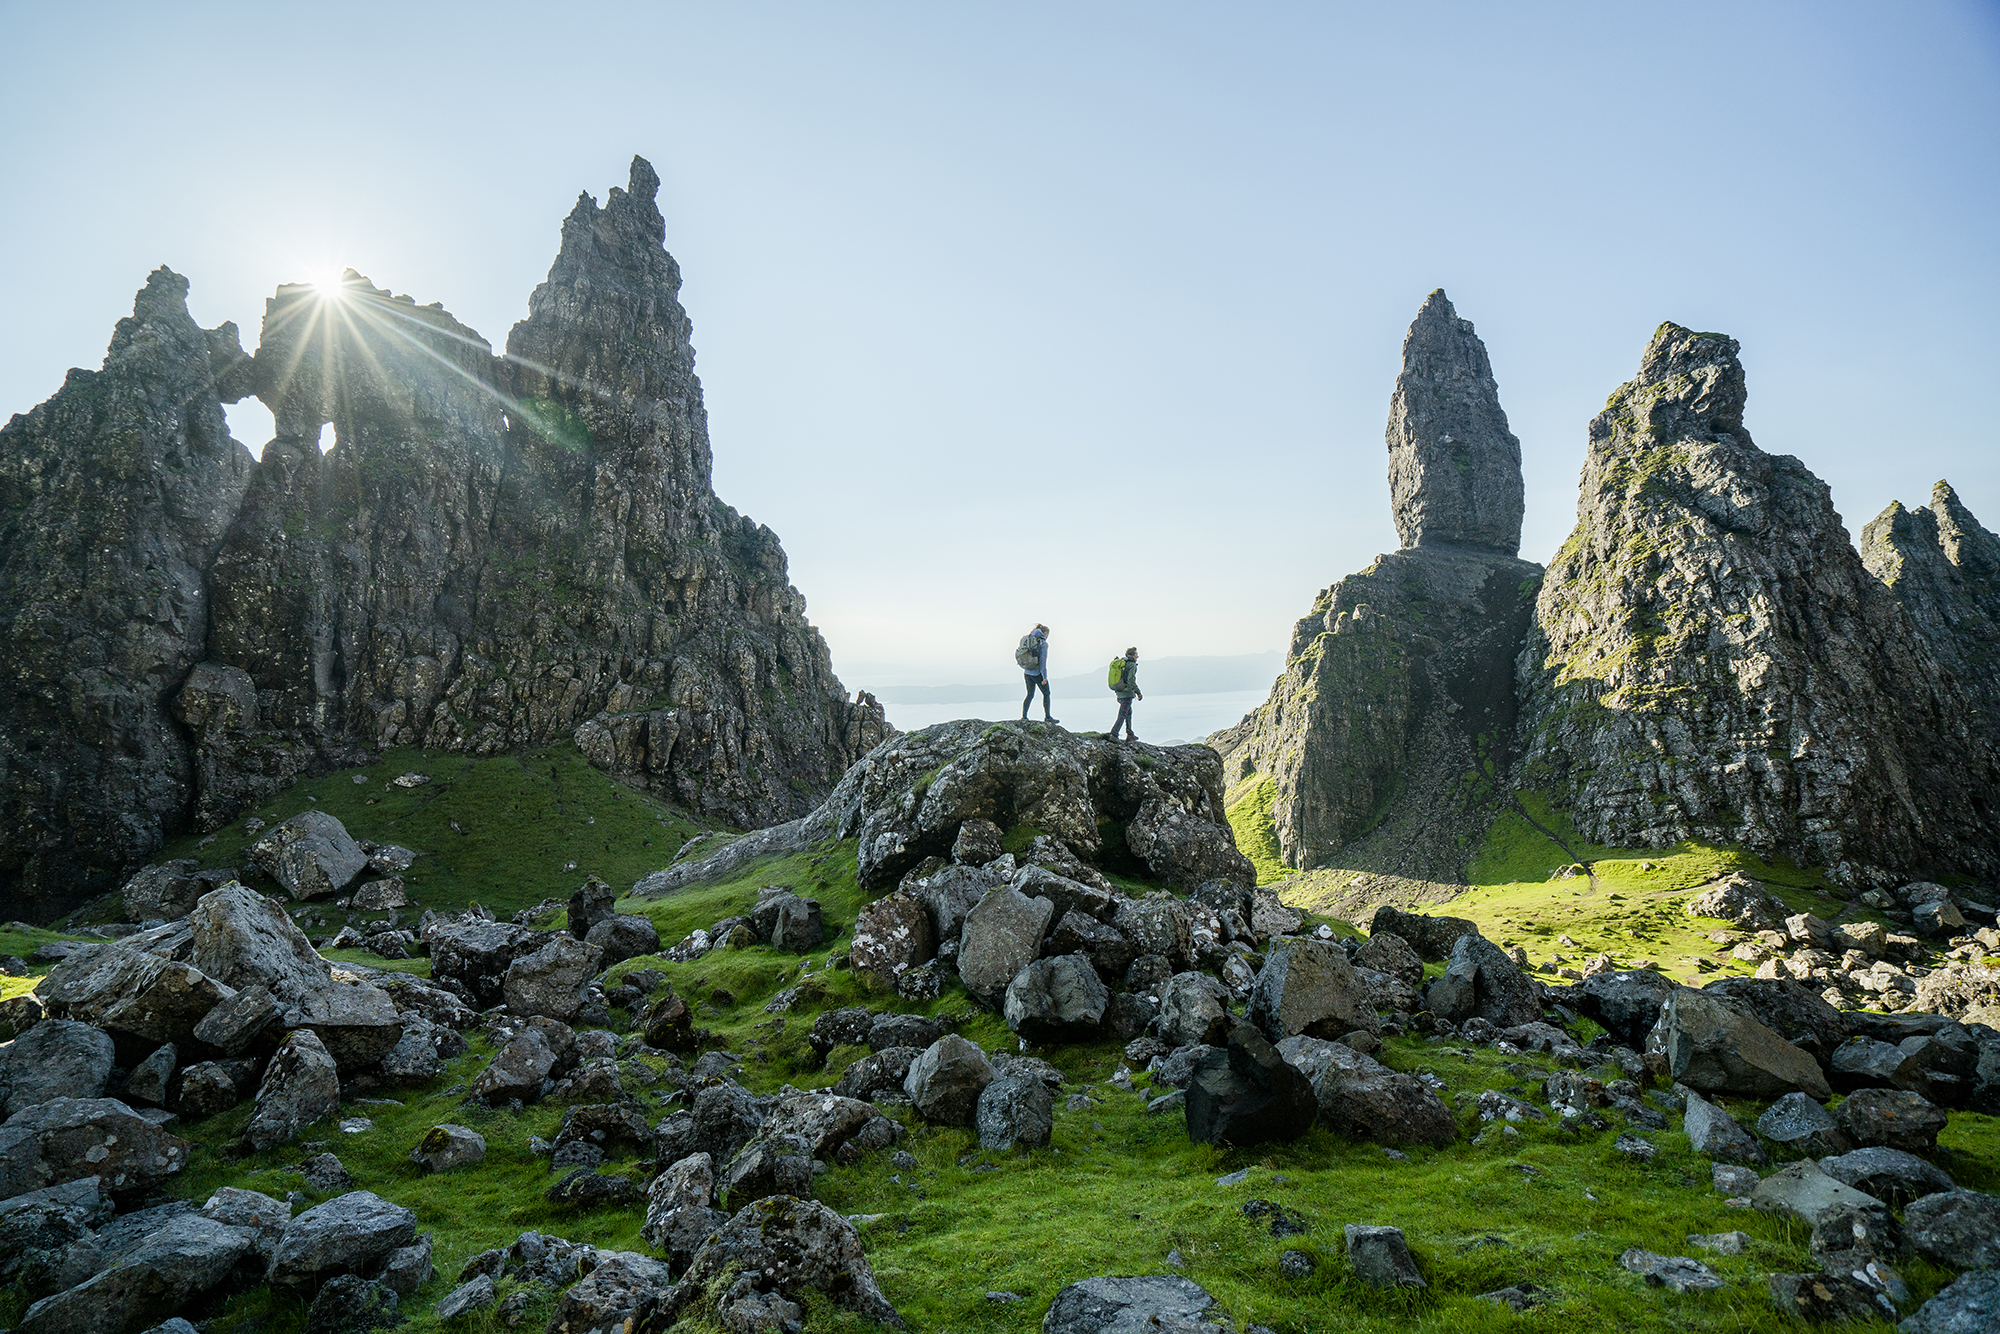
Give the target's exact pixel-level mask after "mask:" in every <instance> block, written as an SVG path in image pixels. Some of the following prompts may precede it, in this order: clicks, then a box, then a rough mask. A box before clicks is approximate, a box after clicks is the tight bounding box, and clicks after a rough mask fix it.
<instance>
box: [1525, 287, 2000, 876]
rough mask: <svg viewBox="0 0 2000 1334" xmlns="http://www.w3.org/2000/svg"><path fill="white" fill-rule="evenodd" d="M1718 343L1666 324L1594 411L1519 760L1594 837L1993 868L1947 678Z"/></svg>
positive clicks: (1961, 711)
mask: <svg viewBox="0 0 2000 1334" xmlns="http://www.w3.org/2000/svg"><path fill="white" fill-rule="evenodd" d="M1736 353H1737V345H1736V343H1735V341H1734V340H1733V339H1729V338H1726V337H1723V336H1721V335H1719V334H1701V333H1694V332H1692V331H1690V330H1687V329H1683V328H1681V327H1679V326H1678V325H1673V324H1666V325H1662V326H1661V327H1660V329H1659V331H1658V333H1656V334H1655V335H1654V337H1653V340H1652V342H1651V343H1650V344H1649V345H1648V347H1647V348H1646V352H1645V356H1644V358H1643V360H1642V363H1641V366H1640V369H1639V374H1638V376H1637V377H1636V378H1635V379H1633V380H1632V381H1631V382H1630V383H1628V384H1626V385H1624V386H1622V387H1620V388H1619V389H1618V391H1617V392H1615V393H1614V394H1613V395H1612V396H1611V399H1610V401H1609V402H1608V403H1607V404H1606V405H1605V408H1604V411H1603V412H1602V413H1600V414H1599V415H1598V417H1597V418H1596V419H1595V420H1594V421H1593V422H1592V423H1591V427H1590V444H1589V451H1588V455H1587V457H1586V460H1585V463H1584V470H1583V483H1582V493H1581V497H1580V499H1579V501H1578V506H1577V525H1576V530H1575V532H1574V533H1573V534H1572V535H1571V537H1570V539H1569V541H1568V542H1566V543H1565V544H1564V545H1563V547H1562V549H1561V550H1560V551H1559V552H1558V553H1557V556H1556V559H1555V561H1554V562H1553V563H1552V564H1551V566H1550V568H1549V572H1548V577H1547V579H1546V580H1545V582H1544V584H1543V586H1542V590H1541V593H1540V596H1539V598H1538V599H1537V602H1536V607H1535V630H1534V633H1533V635H1532V636H1531V639H1530V642H1529V645H1528V648H1527V650H1526V651H1525V652H1524V654H1523V655H1522V659H1521V689H1522V691H1523V700H1524V703H1523V720H1522V721H1523V728H1524V745H1525V751H1526V753H1525V756H1524V763H1523V766H1522V769H1521V776H1522V781H1523V782H1524V783H1525V784H1527V785H1529V786H1536V787H1543V788H1546V789H1548V790H1549V791H1550V792H1551V793H1552V795H1553V796H1554V797H1555V800H1556V802H1557V804H1558V805H1561V806H1564V807H1566V808H1567V809H1568V810H1569V812H1570V814H1571V816H1572V818H1573V819H1574V820H1575V822H1576V825H1577V827H1578V829H1579V830H1580V831H1581V832H1582V833H1583V834H1584V836H1585V837H1587V838H1589V839H1592V840H1594V841H1596V842H1599V843H1604V844H1622V845H1626V846H1634V845H1637V846H1665V845H1669V844H1672V843H1674V842H1676V841H1679V840H1681V839H1689V838H1693V839H1701V840H1705V841H1710V842H1721V843H1740V844H1743V845H1745V846H1748V847H1750V848H1752V849H1754V850H1756V851H1758V852H1761V853H1766V854H1770V853H1784V854H1787V855H1790V856H1793V857H1795V858H1797V859H1798V860H1800V861H1801V862H1804V863H1808V864H1813V865H1821V866H1826V867H1831V868H1835V871H1836V873H1837V874H1838V875H1840V876H1842V877H1844V878H1846V879H1847V880H1849V881H1850V882H1852V883H1878V882H1884V881H1887V880H1891V879H1894V878H1895V877H1896V876H1898V875H1901V876H1902V877H1903V878H1908V876H1907V873H1908V872H1911V871H1918V870H1923V871H1929V872H1933V873H1936V872H1943V871H1950V870H1961V871H1965V872H1968V873H1976V874H1990V873H1991V872H1992V871H1993V870H1994V869H1996V866H2000V859H1996V836H1995V831H1996V829H2000V826H1996V823H1995V811H1994V809H1993V802H1994V799H1995V796H1996V794H2000V786H1996V784H1995V781H1994V780H1995V769H1994V762H1993V758H1992V755H1991V752H1990V751H1989V750H1988V749H1987V748H1986V746H1984V745H1983V744H1982V743H1981V742H1980V741H1979V740H1978V739H1977V738H1976V737H1975V735H1974V734H1973V733H1972V731H1971V730H1970V729H1969V727H1968V726H1967V712H1968V710H1967V705H1966V701H1965V698H1964V696H1963V695H1962V694H1961V693H1960V692H1959V690H1958V688H1957V687H1956V685H1955V684H1954V683H1953V682H1952V680H1951V679H1950V677H1949V675H1947V674H1945V673H1943V672H1941V671H1940V670H1939V667H1938V663H1937V660H1936V658H1935V657H1934V656H1933V655H1932V652H1931V650H1930V649H1929V647H1928V646H1927V645H1926V644H1925V642H1924V640H1923V638H1922V637H1920V636H1919V635H1918V634H1917V632H1916V630H1915V628H1914V627H1913V625H1912V623H1911V621H1910V618H1909V617H1908V615H1906V614H1905V613H1904V611H1903V609H1902V608H1901V607H1899V606H1898V605H1897V604H1896V600H1895V598H1894V597H1893V596H1892V595H1891V594H1890V593H1889V592H1888V591H1887V590H1886V589H1885V588H1884V587H1883V585H1882V584H1881V583H1880V582H1878V581H1877V580H1876V579H1875V578H1873V577H1872V576H1871V575H1870V574H1869V573H1868V571H1867V570H1866V569H1864V568H1863V566H1862V562H1861V558H1860V557H1859V556H1858V555H1857V554H1856V553H1855V551H1854V548H1853V547H1852V546H1851V545H1849V542H1848V539H1847V533H1846V530H1845V529H1844V527H1843V526H1842V524H1841V520H1840V516H1839V515H1838V514H1836V513H1835V512H1834V509H1833V504H1832V500H1831V497H1830V495H1829V493H1828V491H1827V488H1826V486H1825V484H1824V483H1822V482H1821V481H1820V480H1819V479H1818V478H1816V477H1814V476H1813V475H1812V473H1811V472H1809V471H1808V470H1807V469H1806V467H1805V465H1804V464H1802V463H1800V462H1799V461H1798V460H1797V459H1794V458H1789V457H1784V456H1774V455H1770V454H1766V453H1764V452H1763V451H1762V450H1760V449H1758V448H1757V447H1756V445H1755V444H1754V443H1752V441H1751V439H1750V437H1749V435H1748V433H1747V432H1746V431H1745V430H1744V429H1743V405H1744V397H1745V387H1744V379H1743V368H1742V365H1741V364H1740V363H1739V362H1738V360H1737V356H1736Z"/></svg>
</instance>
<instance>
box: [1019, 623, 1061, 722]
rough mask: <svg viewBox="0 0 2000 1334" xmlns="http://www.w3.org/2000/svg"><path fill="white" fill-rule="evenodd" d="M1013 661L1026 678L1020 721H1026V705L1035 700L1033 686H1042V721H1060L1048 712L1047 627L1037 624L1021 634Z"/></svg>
mask: <svg viewBox="0 0 2000 1334" xmlns="http://www.w3.org/2000/svg"><path fill="white" fill-rule="evenodd" d="M1014 661H1015V662H1017V663H1019V664H1020V665H1021V674H1022V675H1023V676H1025V677H1026V678H1027V680H1028V693H1027V695H1026V696H1025V697H1023V699H1022V700H1021V721H1022V722H1024V723H1025V722H1027V721H1028V706H1029V705H1030V704H1032V703H1034V702H1035V687H1036V686H1040V687H1041V688H1042V721H1043V722H1045V723H1057V722H1061V721H1062V720H1061V719H1060V718H1056V717H1053V716H1051V714H1050V713H1049V627H1047V626H1046V625H1038V626H1036V627H1035V628H1034V629H1032V630H1030V631H1028V633H1027V634H1025V635H1022V636H1021V644H1020V647H1018V648H1016V649H1015V650H1014Z"/></svg>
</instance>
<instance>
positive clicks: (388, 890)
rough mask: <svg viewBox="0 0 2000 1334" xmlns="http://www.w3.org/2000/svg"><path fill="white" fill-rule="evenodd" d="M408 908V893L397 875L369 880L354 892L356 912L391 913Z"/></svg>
mask: <svg viewBox="0 0 2000 1334" xmlns="http://www.w3.org/2000/svg"><path fill="white" fill-rule="evenodd" d="M409 906H410V895H409V891H408V890H407V889H406V888H405V887H404V885H403V877H401V876H399V875H391V876H384V877H383V878H382V879H380V880H370V881H368V882H367V883H366V884H364V885H362V886H361V888H359V889H357V890H355V891H354V910H355V911H356V912H391V911H393V910H395V909H397V908H407V907H409Z"/></svg>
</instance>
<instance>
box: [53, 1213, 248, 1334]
mask: <svg viewBox="0 0 2000 1334" xmlns="http://www.w3.org/2000/svg"><path fill="white" fill-rule="evenodd" d="M256 1242H257V1234H256V1233H255V1232H254V1231H253V1230H251V1229H248V1228H240V1227H231V1226H229V1225H227V1224H224V1223H219V1222H216V1221H215V1220H213V1219H210V1218H204V1217H203V1216H201V1215H200V1214H198V1213H192V1212H187V1213H178V1214H174V1215H172V1216H170V1217H166V1218H164V1219H163V1220H162V1221H161V1222H160V1224H159V1225H158V1226H155V1227H152V1228H149V1229H147V1230H146V1231H145V1232H144V1233H143V1234H142V1235H141V1236H140V1237H138V1238H136V1239H135V1241H134V1243H133V1244H131V1245H129V1246H122V1247H120V1248H119V1249H118V1252H117V1253H116V1254H115V1255H114V1256H111V1257H106V1258H107V1259H109V1260H110V1261H111V1263H110V1264H109V1265H108V1266H107V1267H106V1268H104V1269H102V1270H100V1271H99V1272H98V1273H97V1274H95V1275H93V1276H92V1277H90V1278H88V1279H86V1280H84V1281H83V1282H82V1283H79V1284H77V1285H76V1286H75V1287H72V1288H69V1289H68V1290H66V1291H64V1292H59V1293H56V1294H55V1295H54V1296H50V1297H45V1298H43V1299H42V1300H41V1301H39V1302H36V1303H35V1304H34V1305H33V1306H31V1307H29V1308H28V1312H27V1314H26V1315H24V1316H23V1317H22V1318H21V1323H20V1324H19V1325H18V1326H17V1327H16V1328H17V1329H18V1330H19V1331H20V1334H136V1332H137V1331H139V1330H143V1329H145V1328H146V1327H147V1326H149V1325H153V1324H155V1323H157V1322H159V1321H161V1320H164V1319H166V1318H168V1317H170V1316H172V1315H173V1314H174V1313H175V1312H177V1311H179V1310H180V1309H181V1308H182V1307H184V1306H186V1305H187V1304H188V1303H189V1302H191V1301H193V1300H194V1299H195V1298H197V1297H199V1296H201V1295H202V1294H204V1293H206V1292H209V1291H210V1290H212V1289H214V1288H216V1287H219V1286H220V1285H221V1284H222V1283H223V1282H224V1281H225V1280H226V1279H228V1278H229V1277H230V1276H231V1275H232V1274H233V1273H234V1272H235V1271H236V1269H237V1267H238V1266H239V1265H242V1264H243V1263H245V1262H246V1261H248V1260H251V1259H252V1258H253V1257H254V1255H255V1252H256Z"/></svg>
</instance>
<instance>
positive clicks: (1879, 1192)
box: [1819, 1146, 1954, 1205]
mask: <svg viewBox="0 0 2000 1334" xmlns="http://www.w3.org/2000/svg"><path fill="white" fill-rule="evenodd" d="M1819 1166H1820V1170H1821V1171H1822V1172H1825V1173H1826V1174H1827V1175H1828V1176H1830V1177H1832V1178H1833V1179H1834V1180H1836V1181H1839V1182H1841V1183H1842V1184H1844V1185H1848V1186H1852V1187H1854V1189H1856V1190H1858V1191H1861V1192H1862V1193H1863V1194H1866V1195H1872V1196H1873V1197H1874V1198H1876V1199H1878V1200H1881V1201H1882V1202H1883V1203H1884V1204H1889V1205H1901V1204H1907V1203H1908V1202H1909V1201H1911V1200H1915V1199H1920V1198H1922V1197H1923V1196H1925V1195H1934V1194H1936V1193H1937V1192H1938V1191H1941V1190H1950V1189H1952V1187H1953V1184H1954V1183H1953V1182H1952V1179H1951V1177H1950V1175H1949V1174H1948V1173H1946V1172H1945V1170H1944V1169H1943V1168H1941V1167H1933V1166H1932V1165H1931V1164H1929V1163H1927V1162H1925V1161H1924V1160H1923V1159H1921V1158H1919V1157H1917V1156H1916V1155H1915V1154H1913V1153H1905V1152H1904V1151H1903V1150H1901V1149H1885V1148H1881V1147H1879V1146H1878V1147H1875V1148H1868V1149H1855V1150H1853V1151H1852V1152H1849V1153H1842V1154H1836V1155H1831V1156H1829V1157H1825V1158H1822V1159H1820V1160H1819Z"/></svg>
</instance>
